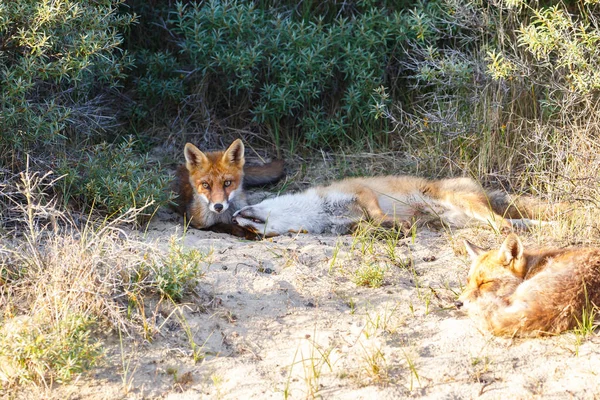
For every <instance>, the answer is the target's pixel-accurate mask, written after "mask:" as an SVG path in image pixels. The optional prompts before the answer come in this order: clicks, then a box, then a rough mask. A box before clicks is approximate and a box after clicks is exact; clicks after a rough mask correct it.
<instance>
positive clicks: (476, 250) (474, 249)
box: [464, 240, 485, 260]
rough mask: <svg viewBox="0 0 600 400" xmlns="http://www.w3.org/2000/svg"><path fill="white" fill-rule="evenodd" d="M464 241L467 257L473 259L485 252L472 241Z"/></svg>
mask: <svg viewBox="0 0 600 400" xmlns="http://www.w3.org/2000/svg"><path fill="white" fill-rule="evenodd" d="M464 243H465V249H466V250H467V253H468V254H469V257H471V260H474V259H476V258H477V257H478V256H480V255H482V254H483V253H485V250H484V249H482V248H481V247H479V246H475V245H474V244H473V243H471V242H469V241H468V240H465V241H464Z"/></svg>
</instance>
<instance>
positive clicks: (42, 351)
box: [0, 314, 102, 389]
mask: <svg viewBox="0 0 600 400" xmlns="http://www.w3.org/2000/svg"><path fill="white" fill-rule="evenodd" d="M38 317H39V316H38ZM38 319H39V320H38ZM38 319H36V318H33V317H26V316H21V317H16V318H13V319H5V320H4V321H3V324H2V326H0V332H2V335H0V360H2V366H0V388H3V389H5V388H7V387H10V386H12V385H22V384H24V383H28V382H36V383H40V384H41V383H44V384H45V385H46V386H49V385H50V384H52V383H53V382H55V381H56V382H66V381H69V380H71V379H72V378H73V376H74V375H76V374H79V373H81V372H83V371H85V370H87V369H89V368H91V367H93V366H94V365H96V364H97V363H98V361H99V360H100V357H101V354H102V353H101V348H100V343H99V342H97V341H95V340H94V339H92V338H91V337H90V336H91V329H92V328H93V325H94V324H93V322H94V321H93V320H92V319H91V318H90V317H89V316H83V315H76V314H67V315H66V316H63V319H62V320H61V321H58V322H57V323H56V322H55V321H51V323H49V322H48V320H47V319H46V318H44V317H39V318H38Z"/></svg>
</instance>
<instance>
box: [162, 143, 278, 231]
mask: <svg viewBox="0 0 600 400" xmlns="http://www.w3.org/2000/svg"><path fill="white" fill-rule="evenodd" d="M184 155H185V159H186V163H185V164H184V165H181V166H179V168H178V169H177V173H176V177H175V181H174V183H173V191H174V192H175V193H176V194H177V197H176V199H175V204H174V207H173V208H174V209H175V210H176V211H177V212H179V213H180V214H182V215H184V216H185V217H186V219H187V221H188V222H189V223H190V225H192V226H193V227H195V228H198V229H206V228H211V227H215V230H216V231H219V232H227V233H232V234H236V235H238V236H246V235H247V233H246V232H245V231H243V230H242V229H241V228H239V227H237V226H234V225H231V216H232V215H233V213H234V212H235V211H237V210H238V209H240V208H241V207H243V206H245V205H247V202H246V195H245V193H244V190H243V184H244V181H246V180H249V181H250V183H251V184H252V185H263V184H267V183H274V182H276V181H277V180H279V179H280V178H281V177H282V176H283V162H282V161H274V162H272V163H270V164H265V165H262V166H252V167H248V168H245V158H244V144H243V143H242V141H241V140H239V139H237V140H235V141H234V142H233V143H232V144H231V145H230V146H229V148H227V150H225V151H215V152H207V153H204V152H202V151H200V150H199V149H198V148H197V147H196V146H194V145H193V144H191V143H187V144H186V145H185V149H184ZM246 170H247V172H248V176H247V177H246V178H245V172H246Z"/></svg>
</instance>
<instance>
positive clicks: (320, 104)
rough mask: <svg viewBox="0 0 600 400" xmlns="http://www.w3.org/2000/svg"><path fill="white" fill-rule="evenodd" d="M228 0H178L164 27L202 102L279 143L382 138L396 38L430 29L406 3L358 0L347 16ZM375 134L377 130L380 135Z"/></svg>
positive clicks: (393, 88)
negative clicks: (403, 7)
mask: <svg viewBox="0 0 600 400" xmlns="http://www.w3.org/2000/svg"><path fill="white" fill-rule="evenodd" d="M282 9H284V7H279V8H270V9H267V8H260V7H258V6H257V5H256V4H255V3H252V2H242V1H236V0H224V1H216V0H212V1H207V2H202V3H193V2H192V3H187V4H183V3H177V10H176V11H174V12H173V13H172V14H171V18H170V21H169V23H170V26H171V27H172V32H173V33H174V34H175V35H177V36H178V37H179V38H180V41H179V46H180V48H181V54H182V55H183V56H185V57H186V60H182V62H187V63H189V64H191V70H192V71H193V72H194V73H195V80H196V81H201V82H204V83H206V85H208V89H207V90H206V92H207V93H208V95H207V96H210V102H211V106H212V107H215V108H219V109H222V110H223V113H224V114H240V115H246V116H247V117H248V118H249V119H250V118H251V120H252V122H253V123H255V124H258V126H259V127H260V128H261V129H262V130H263V131H264V132H267V133H268V134H269V135H271V137H272V138H273V139H274V140H275V142H276V143H279V141H280V139H281V138H286V139H289V140H291V141H294V140H302V141H304V142H306V143H308V144H311V145H330V146H331V145H335V144H338V143H340V142H343V143H348V142H354V141H359V142H362V139H364V138H369V139H374V140H375V141H378V142H384V141H385V133H386V132H387V130H388V125H387V119H386V118H380V117H381V116H382V115H383V113H384V112H385V110H386V109H387V107H388V106H389V104H390V102H391V100H392V99H393V98H397V97H398V95H399V94H400V92H401V86H400V85H398V84H397V83H398V82H397V81H396V78H397V77H398V70H399V69H400V63H399V59H400V58H402V56H403V53H404V51H403V49H402V43H403V42H405V41H406V40H408V39H414V40H419V41H425V40H428V39H429V38H431V37H433V36H434V32H435V30H434V29H432V26H431V25H430V24H426V23H424V20H426V19H427V12H426V9H424V8H423V6H420V5H419V6H417V8H416V9H415V10H413V11H411V12H402V11H398V10H396V11H394V10H391V9H385V8H382V7H378V6H376V5H372V4H369V3H368V2H358V3H357V5H356V12H355V13H354V14H353V15H349V16H345V15H343V14H342V15H339V16H335V17H332V18H325V16H323V15H315V16H313V17H306V18H304V19H303V18H294V13H293V12H292V10H291V9H290V10H289V12H285V13H284V12H281V11H282ZM382 136H383V139H382Z"/></svg>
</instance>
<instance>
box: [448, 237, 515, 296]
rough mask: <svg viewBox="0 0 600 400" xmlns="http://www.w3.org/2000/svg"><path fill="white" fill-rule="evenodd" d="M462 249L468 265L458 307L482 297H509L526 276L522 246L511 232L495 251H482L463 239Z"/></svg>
mask: <svg viewBox="0 0 600 400" xmlns="http://www.w3.org/2000/svg"><path fill="white" fill-rule="evenodd" d="M465 247H466V249H467V253H469V256H470V257H471V260H472V263H471V269H470V270H469V275H468V277H467V286H466V288H465V290H464V292H463V293H462V294H461V295H460V297H459V298H458V301H457V303H456V306H457V307H458V308H460V307H462V306H468V305H469V303H470V302H473V301H476V300H477V299H478V298H480V297H482V296H484V295H486V294H492V295H494V296H498V297H503V296H505V295H508V294H510V293H511V292H512V290H514V286H515V284H518V283H519V282H521V281H522V280H523V278H524V277H525V274H526V273H527V259H526V257H525V255H524V248H523V243H522V242H521V239H519V237H518V236H517V235H515V234H514V233H511V234H510V235H508V237H507V238H506V239H505V240H504V243H502V245H501V246H500V248H499V249H497V250H490V251H485V250H483V249H481V248H479V247H477V246H475V245H474V244H472V243H469V242H468V241H466V240H465Z"/></svg>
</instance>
